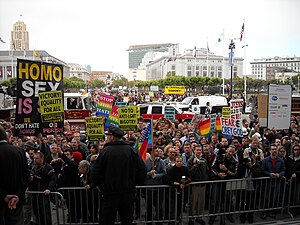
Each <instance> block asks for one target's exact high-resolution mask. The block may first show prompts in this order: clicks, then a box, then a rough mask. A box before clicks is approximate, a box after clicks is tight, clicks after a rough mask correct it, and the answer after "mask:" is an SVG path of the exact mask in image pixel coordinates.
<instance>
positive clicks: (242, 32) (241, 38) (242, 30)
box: [240, 23, 245, 41]
mask: <svg viewBox="0 0 300 225" xmlns="http://www.w3.org/2000/svg"><path fill="white" fill-rule="evenodd" d="M244 25H245V23H243V26H242V29H241V37H240V41H242V40H243V34H244Z"/></svg>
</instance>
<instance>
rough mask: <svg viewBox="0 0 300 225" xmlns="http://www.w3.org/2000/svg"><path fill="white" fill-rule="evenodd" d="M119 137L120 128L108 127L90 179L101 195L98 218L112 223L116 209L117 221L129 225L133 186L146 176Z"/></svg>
mask: <svg viewBox="0 0 300 225" xmlns="http://www.w3.org/2000/svg"><path fill="white" fill-rule="evenodd" d="M123 136H124V132H123V130H122V129H120V128H118V127H116V126H113V125H110V126H109V128H108V131H107V132H106V137H107V143H106V144H105V146H104V149H103V151H102V152H101V153H100V154H99V156H98V158H97V160H96V161H95V164H94V167H93V171H92V182H93V184H94V185H95V186H98V187H99V189H100V190H101V192H102V194H103V199H102V204H103V206H102V214H101V216H100V218H101V219H102V221H101V222H102V224H105V225H112V224H114V222H115V218H116V212H117V211H118V212H119V215H120V220H121V224H124V225H127V224H132V221H133V209H134V208H133V204H134V192H135V186H136V185H137V184H139V185H141V184H143V183H144V179H145V177H146V167H145V164H144V162H143V161H142V160H141V158H140V157H139V156H138V155H137V154H136V153H135V152H134V151H133V149H132V148H131V147H130V146H129V145H127V144H126V143H125V142H123V141H122V140H121V138H122V137H123Z"/></svg>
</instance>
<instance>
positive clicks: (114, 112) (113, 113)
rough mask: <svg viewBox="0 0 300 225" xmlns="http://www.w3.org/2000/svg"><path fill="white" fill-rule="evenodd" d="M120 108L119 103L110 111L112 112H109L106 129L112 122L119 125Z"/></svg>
mask: <svg viewBox="0 0 300 225" xmlns="http://www.w3.org/2000/svg"><path fill="white" fill-rule="evenodd" d="M118 108H119V107H118V106H117V105H115V106H114V107H113V108H112V110H111V112H110V114H109V116H108V118H107V120H106V122H105V125H104V129H107V128H108V126H109V125H110V124H111V123H112V124H114V125H119V114H118Z"/></svg>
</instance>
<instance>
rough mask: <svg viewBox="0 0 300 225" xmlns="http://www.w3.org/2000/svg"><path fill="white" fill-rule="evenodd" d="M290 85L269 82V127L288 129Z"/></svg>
mask: <svg viewBox="0 0 300 225" xmlns="http://www.w3.org/2000/svg"><path fill="white" fill-rule="evenodd" d="M291 106H292V87H291V85H276V84H269V88H268V120H267V125H268V128H269V129H273V128H274V129H276V130H283V129H289V127H290V121H291Z"/></svg>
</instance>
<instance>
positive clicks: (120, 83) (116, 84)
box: [112, 77, 128, 88]
mask: <svg viewBox="0 0 300 225" xmlns="http://www.w3.org/2000/svg"><path fill="white" fill-rule="evenodd" d="M127 84H128V80H127V79H126V78H125V77H122V78H121V79H117V80H114V81H113V82H112V86H113V87H115V88H118V87H119V86H127Z"/></svg>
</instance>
